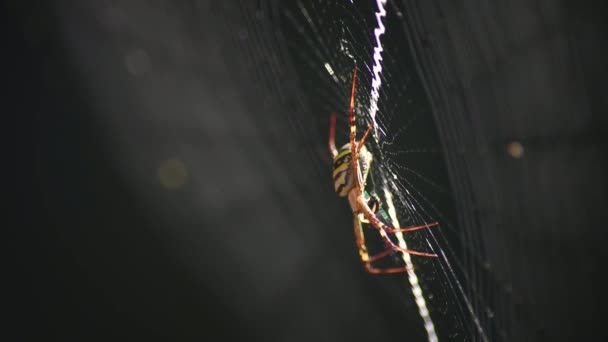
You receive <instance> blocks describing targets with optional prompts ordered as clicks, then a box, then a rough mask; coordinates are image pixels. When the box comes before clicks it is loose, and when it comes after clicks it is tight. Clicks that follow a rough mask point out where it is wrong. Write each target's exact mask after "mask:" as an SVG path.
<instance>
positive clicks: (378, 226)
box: [356, 197, 437, 257]
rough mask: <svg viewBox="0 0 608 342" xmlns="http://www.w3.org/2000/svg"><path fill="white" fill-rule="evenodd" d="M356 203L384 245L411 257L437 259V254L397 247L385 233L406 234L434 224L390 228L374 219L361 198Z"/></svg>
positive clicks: (374, 216)
mask: <svg viewBox="0 0 608 342" xmlns="http://www.w3.org/2000/svg"><path fill="white" fill-rule="evenodd" d="M356 201H357V203H358V207H359V208H360V210H361V212H362V214H363V215H364V216H365V218H366V219H367V220H368V221H369V222H370V224H371V225H372V226H373V227H375V228H376V229H377V230H378V231H379V232H380V235H381V236H382V239H384V241H385V242H386V244H387V245H389V246H390V247H391V248H392V249H393V250H396V251H400V252H403V253H408V254H413V255H420V256H427V257H437V254H433V253H426V252H419V251H414V250H411V249H407V248H403V247H399V246H397V245H396V244H395V243H394V242H393V241H392V240H391V239H390V237H389V236H388V234H387V233H394V232H400V231H406V232H407V231H412V230H418V229H424V228H428V227H432V226H435V225H436V224H428V225H424V226H416V227H408V228H392V227H389V226H387V225H385V224H384V223H382V222H380V220H379V219H378V218H377V217H376V215H375V214H374V213H373V212H372V210H371V209H370V208H369V206H368V205H367V203H365V201H364V200H363V199H362V198H361V197H357V200H356Z"/></svg>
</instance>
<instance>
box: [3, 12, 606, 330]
mask: <svg viewBox="0 0 608 342" xmlns="http://www.w3.org/2000/svg"><path fill="white" fill-rule="evenodd" d="M474 3H475V2H474V1H471V2H466V4H462V5H461V6H446V5H445V4H437V3H433V2H423V1H419V2H417V1H411V2H410V1H406V2H404V3H403V4H401V3H400V5H402V6H403V9H404V12H405V13H406V14H407V15H406V20H405V21H404V25H403V29H404V30H405V32H408V33H409V34H410V41H409V44H411V46H412V47H414V50H413V51H414V52H413V55H414V56H415V58H414V60H415V62H416V66H417V68H419V71H420V74H421V75H422V76H421V78H422V85H423V87H424V89H425V92H426V94H427V96H428V97H429V100H430V102H429V103H430V105H431V107H432V110H433V117H434V120H435V122H436V125H437V129H438V132H439V136H440V140H441V142H442V146H443V147H444V148H445V149H446V153H445V156H446V164H447V168H448V173H449V180H450V183H451V185H452V189H453V191H454V192H455V193H456V194H457V195H456V198H455V207H456V209H457V216H458V222H459V224H460V225H461V226H470V227H474V228H471V232H473V233H475V234H485V235H484V238H483V239H481V241H482V242H483V245H482V246H481V247H479V248H480V249H482V250H483V251H484V254H485V255H486V257H487V258H488V259H489V260H492V262H493V264H494V265H495V267H496V269H495V271H494V273H495V274H498V275H499V277H501V278H503V280H502V281H501V283H504V282H505V281H508V282H509V283H510V284H511V287H512V292H513V293H514V295H512V296H510V297H507V298H506V299H505V300H506V302H504V303H502V304H500V305H498V304H497V299H489V301H491V302H492V304H493V306H494V307H497V306H499V307H501V308H503V310H504V312H505V313H503V315H504V317H503V318H504V319H505V321H503V322H509V323H508V324H502V323H501V325H502V329H503V331H502V334H503V335H502V336H501V332H496V331H493V332H492V334H491V336H490V338H491V339H492V340H494V339H496V340H500V339H502V340H509V341H519V340H554V341H555V340H572V339H575V338H577V339H580V340H583V339H590V340H600V339H601V338H600V335H601V333H602V332H601V326H598V324H599V323H600V322H601V321H602V319H601V316H600V314H601V312H602V308H603V307H602V306H601V302H602V300H603V297H604V293H603V292H602V290H603V289H604V286H603V285H604V284H605V283H604V282H603V280H602V271H603V269H604V265H603V263H602V260H603V256H604V254H605V253H604V252H603V251H602V250H603V244H604V242H605V234H606V233H605V229H604V228H605V226H606V211H605V210H606V196H607V194H606V193H607V187H606V179H605V178H606V177H605V175H606V156H607V153H606V135H605V134H606V127H607V121H608V120H607V117H606V110H607V109H608V106H607V100H606V96H605V87H604V83H605V80H606V79H607V77H608V74H607V72H606V66H605V61H606V60H607V59H606V53H605V49H603V48H602V47H603V44H602V42H603V41H604V40H603V39H604V38H605V36H604V35H603V32H604V31H603V28H604V27H603V23H602V22H603V18H604V16H603V12H602V11H601V10H600V8H599V7H597V6H596V4H592V3H586V4H581V5H577V6H574V5H571V6H570V7H566V6H563V5H559V4H556V3H553V2H551V3H550V2H547V3H545V2H521V3H511V2H506V1H505V2H496V3H495V4H492V5H488V6H487V7H483V6H480V5H476V4H474ZM264 4H265V3H264V2H262V3H261V4H256V5H248V4H245V3H243V4H240V5H236V4H234V5H233V4H208V3H207V2H197V3H190V2H183V3H181V5H176V4H173V2H169V1H156V2H151V3H147V2H120V1H116V2H113V3H112V4H111V5H107V4H104V5H101V4H96V3H95V2H93V1H82V2H79V3H78V4H69V5H68V4H65V3H62V2H58V3H55V4H51V3H47V4H46V5H28V6H25V5H10V6H9V7H8V8H7V11H5V13H8V14H9V17H10V20H9V21H7V23H9V26H10V27H12V28H13V29H14V30H10V31H9V35H10V37H9V40H8V42H9V43H14V44H10V45H9V46H10V48H8V49H6V51H5V55H6V56H7V57H9V62H8V63H7V64H5V68H6V75H8V77H7V78H6V80H7V88H8V89H9V90H8V92H7V94H8V95H9V96H8V103H6V104H5V111H4V113H5V117H7V118H9V119H11V118H16V119H17V120H16V122H14V123H13V122H12V121H9V123H10V124H7V125H6V126H5V127H6V128H8V130H9V134H8V135H7V137H8V140H9V143H8V144H7V146H8V147H9V149H10V150H12V152H13V153H10V154H8V156H10V158H7V160H6V167H5V168H6V169H8V170H12V171H16V176H15V177H13V178H9V180H8V182H9V188H14V189H15V190H16V191H15V195H14V196H13V197H12V199H13V203H15V204H16V210H15V211H14V213H16V220H17V221H16V222H18V224H17V225H14V224H13V223H7V226H10V227H14V229H11V230H9V231H10V232H16V233H17V234H16V237H17V240H16V243H14V244H13V243H11V245H12V246H13V247H16V248H15V249H14V251H13V249H9V250H10V251H11V259H10V261H11V264H13V265H15V271H16V272H15V274H14V275H11V276H10V277H6V278H7V281H8V282H10V283H11V284H14V285H15V286H14V287H12V288H11V292H10V293H9V297H10V298H11V304H13V303H14V305H11V306H10V310H11V311H12V314H11V316H12V318H13V320H12V321H11V323H12V322H13V321H14V324H11V326H12V327H13V329H12V332H14V333H16V334H17V336H21V338H22V339H27V338H31V337H37V338H42V337H45V338H49V339H61V340H72V339H78V340H102V339H103V340H107V339H127V338H129V339H133V338H137V339H140V338H141V339H144V338H154V337H157V338H160V339H172V340H184V339H187V340H189V339H198V340H200V339H227V338H229V337H241V336H246V338H248V339H252V340H264V341H273V340H276V341H285V340H288V341H298V340H313V341H325V340H327V341H336V340H357V341H358V340H361V341H363V340H385V341H393V340H401V339H406V338H407V339H411V340H417V339H420V340H424V337H425V335H424V331H423V330H422V329H421V327H420V323H419V322H418V321H417V318H416V316H415V315H411V312H412V311H413V310H416V308H415V306H414V305H413V304H412V303H407V302H405V301H404V302H401V301H399V300H398V299H399V298H401V297H399V296H398V295H395V293H399V291H400V290H403V291H405V289H404V288H405V287H406V285H405V284H402V285H401V286H403V287H404V288H403V289H400V288H398V285H395V284H396V283H394V282H392V281H391V278H390V277H389V278H382V279H378V278H377V277H372V276H369V275H367V274H365V273H364V272H363V271H362V269H361V266H360V265H359V264H358V262H357V254H356V250H355V249H354V246H353V241H352V236H351V228H350V225H351V218H350V216H349V214H348V209H347V208H346V204H345V203H342V201H339V200H337V198H336V197H335V195H334V194H333V193H332V189H331V186H330V182H329V178H328V176H327V173H328V172H327V169H328V167H329V164H328V161H327V160H324V159H321V158H320V157H319V156H321V155H324V154H323V153H324V150H321V151H322V152H319V153H317V152H316V150H317V149H322V148H324V141H322V142H323V143H322V144H321V143H320V142H319V141H320V139H325V136H326V130H325V128H322V125H321V124H320V123H319V122H320V121H319V120H316V118H315V119H311V120H306V119H303V118H308V117H309V116H308V115H307V113H306V111H307V110H309V109H310V108H309V107H307V106H309V104H308V102H309V100H307V96H306V90H305V89H304V90H303V89H300V88H299V86H298V85H297V84H294V83H291V82H290V79H291V78H292V77H293V75H295V73H296V71H293V70H292V69H291V68H290V67H289V57H285V59H284V60H283V62H282V63H285V66H284V67H282V68H275V69H273V68H265V67H262V66H261V65H262V64H263V63H264V61H263V60H262V61H260V60H254V59H252V58H251V56H264V55H265V56H273V55H274V54H275V53H276V52H274V51H275V49H274V47H272V46H269V45H264V44H261V43H257V42H256V40H255V39H253V38H256V37H263V36H264V34H265V33H264V32H265V31H264V30H263V29H261V30H260V31H257V33H255V34H253V35H250V36H249V37H252V39H251V43H247V44H243V43H240V42H239V39H240V38H242V33H241V32H242V31H241V29H240V28H241V27H251V25H252V24H251V23H248V22H247V20H248V18H250V15H249V13H253V12H252V11H258V10H259V8H262V10H270V9H271V8H272V7H271V6H268V7H265V5H264ZM108 8H114V9H116V8H119V9H121V11H118V12H115V11H114V10H110V12H108ZM488 18H492V19H491V20H488ZM408 19H409V20H408ZM488 22H490V23H494V26H488V25H487V23H488ZM539 23H540V24H539ZM255 25H256V24H253V26H255ZM116 27H119V28H120V29H119V31H116ZM266 29H268V28H266ZM171 43H176V44H178V46H179V48H176V47H174V46H169V47H168V46H166V44H171ZM11 45H12V46H11ZM136 47H140V48H143V49H144V50H146V51H149V54H150V57H149V58H150V59H149V60H148V61H145V63H148V64H149V66H150V68H149V70H150V71H148V72H147V73H145V74H144V75H143V76H142V77H133V76H132V75H129V74H127V73H126V72H125V67H124V65H125V55H131V56H135V58H137V56H138V52H137V50H135V51H134V50H133V49H134V48H136ZM247 48H249V49H255V50H256V51H258V52H257V55H256V54H251V53H247V51H245V50H246V49H247ZM174 51H179V52H178V53H175V52H174ZM173 53H175V54H173ZM268 79H270V80H282V82H281V87H280V88H276V86H275V85H276V82H272V81H264V80H268ZM273 86H275V88H273ZM15 90H16V92H15ZM13 94H15V95H14V96H13ZM279 94H280V95H279ZM286 113H289V114H286ZM294 118H299V119H297V120H294ZM311 137H313V139H311ZM509 139H515V140H518V141H521V142H522V143H523V145H524V146H525V147H526V155H525V158H524V159H522V160H519V161H518V162H515V163H514V161H513V159H510V158H509V157H508V156H506V155H505V154H504V146H505V144H506V143H508V142H509ZM319 146H321V147H319ZM167 158H177V159H180V160H183V161H184V163H185V164H186V165H187V167H188V177H189V178H188V183H187V186H185V187H184V188H182V189H180V190H178V191H167V190H165V189H163V188H162V187H161V186H160V185H159V183H158V177H157V168H158V165H159V164H160V163H162V161H163V160H165V159H167ZM11 209H12V208H11ZM336 213H340V214H336ZM311 227H312V228H311ZM480 227H484V228H483V230H482V229H481V228H480ZM11 237H12V236H11ZM8 241H9V243H10V242H12V240H8ZM498 247H501V248H498ZM465 255H466V253H465ZM399 284H400V283H399ZM408 312H409V313H408ZM408 317H409V318H408ZM467 334H468V333H467V331H466V329H465V330H464V331H463V332H461V333H460V334H459V335H457V336H455V337H452V338H453V339H454V340H465V339H466V337H465V336H466V335H467ZM505 335H506V336H505ZM440 337H441V336H440Z"/></svg>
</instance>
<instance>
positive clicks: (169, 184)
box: [158, 159, 188, 190]
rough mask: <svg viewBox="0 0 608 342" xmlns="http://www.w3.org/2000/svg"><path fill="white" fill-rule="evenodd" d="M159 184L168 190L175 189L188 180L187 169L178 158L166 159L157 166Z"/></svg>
mask: <svg viewBox="0 0 608 342" xmlns="http://www.w3.org/2000/svg"><path fill="white" fill-rule="evenodd" d="M158 178H159V180H160V184H161V185H162V186H163V187H165V188H166V189H168V190H177V189H179V188H181V187H183V186H184V184H186V182H187V181H188V169H187V168H186V165H185V164H184V163H183V162H182V161H181V160H179V159H167V160H165V161H163V162H162V163H161V164H160V166H159V167H158Z"/></svg>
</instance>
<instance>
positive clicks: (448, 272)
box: [277, 0, 509, 341]
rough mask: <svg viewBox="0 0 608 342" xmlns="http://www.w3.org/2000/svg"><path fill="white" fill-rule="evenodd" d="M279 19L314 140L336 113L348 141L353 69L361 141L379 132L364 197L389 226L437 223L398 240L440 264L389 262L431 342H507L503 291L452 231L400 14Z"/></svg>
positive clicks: (433, 135)
mask: <svg viewBox="0 0 608 342" xmlns="http://www.w3.org/2000/svg"><path fill="white" fill-rule="evenodd" d="M281 6H284V5H281ZM277 12H278V13H279V16H280V18H281V21H282V28H283V29H284V32H285V35H286V36H288V37H289V39H285V44H286V45H287V48H288V50H290V51H291V52H292V54H293V57H294V59H295V60H296V63H295V64H296V65H298V66H299V70H298V71H299V72H300V75H301V80H300V82H301V83H302V84H303V87H304V88H305V89H307V92H308V95H309V98H310V99H311V100H310V101H311V102H312V103H313V105H312V107H313V108H314V110H315V113H319V117H318V126H319V131H320V132H326V130H327V119H328V117H329V113H332V112H335V113H338V124H337V127H338V128H337V144H338V145H341V144H342V143H343V142H346V141H348V140H347V139H348V121H347V119H348V118H347V109H348V101H349V97H350V94H349V91H350V85H351V81H352V74H353V69H354V68H355V67H356V68H357V69H358V70H359V72H358V77H357V78H358V81H357V91H356V94H357V95H356V100H355V105H356V113H357V126H358V134H359V136H361V134H362V133H363V131H364V128H365V127H366V126H367V125H368V124H369V123H373V124H374V127H375V128H376V129H375V130H374V135H373V139H369V140H368V141H369V143H368V146H369V147H370V148H371V150H372V152H373V153H374V156H375V161H374V163H373V164H372V171H371V175H370V180H368V189H370V188H371V190H372V191H373V192H376V193H377V194H378V195H379V196H380V197H381V198H382V200H383V202H384V204H385V205H386V208H387V210H388V212H389V214H390V215H391V217H392V221H393V222H391V224H392V225H394V226H400V227H406V226H411V225H420V224H424V223H431V222H435V221H437V222H439V223H440V225H439V228H432V229H428V230H423V231H420V232H415V233H408V234H406V236H405V237H403V236H396V237H395V241H396V242H398V243H399V244H400V245H401V246H402V247H405V246H407V248H409V249H414V250H420V251H432V252H434V253H436V254H437V255H438V256H439V258H438V259H431V258H423V257H410V256H409V255H400V254H395V255H393V259H392V260H390V262H393V263H402V264H403V263H405V264H411V263H413V265H414V266H415V271H413V272H410V273H409V274H407V275H406V276H401V278H400V279H401V281H404V282H407V283H408V284H409V287H410V291H409V292H410V294H408V295H413V296H414V298H415V302H416V304H417V306H418V313H417V314H418V315H419V316H420V318H421V319H420V324H421V325H423V326H424V328H425V330H426V333H427V338H428V340H429V341H436V340H459V341H460V340H475V341H477V340H479V341H487V340H505V339H506V337H505V336H509V332H508V324H507V323H506V317H503V316H501V314H500V310H501V306H500V301H499V299H498V298H499V297H500V294H501V291H508V290H505V289H504V288H505V287H504V286H502V284H500V283H499V282H497V281H495V280H494V279H495V278H496V277H494V276H493V275H492V274H491V272H490V271H489V266H488V264H487V263H486V262H484V257H483V255H482V251H481V247H480V246H481V243H480V240H479V237H477V236H476V234H473V232H472V231H471V230H469V229H468V228H467V227H466V226H464V227H461V226H457V224H456V221H457V219H456V215H455V210H454V205H453V203H452V202H453V200H452V198H453V197H454V196H453V194H452V191H451V190H450V185H449V181H448V177H447V174H446V171H445V165H444V161H443V160H444V157H445V156H444V151H443V149H442V148H441V143H440V140H439V137H438V135H437V132H436V127H435V124H434V121H433V117H432V112H431V110H430V104H429V103H428V100H427V97H426V95H425V93H424V90H423V87H422V84H421V81H420V79H419V75H417V72H416V67H415V63H414V61H413V59H412V57H411V51H410V46H409V44H408V31H407V22H406V20H407V18H408V17H407V13H406V12H405V11H404V10H403V9H401V8H400V7H399V5H398V4H397V3H394V2H391V3H386V2H385V1H377V2H375V3H374V2H367V3H363V2H358V1H345V0H334V1H315V2H302V1H298V2H294V3H293V5H291V4H290V5H289V7H281V8H278V9H277ZM321 148H323V147H321ZM372 241H373V240H372ZM381 245H382V244H381V243H380V242H379V241H376V246H375V247H376V248H380V247H381ZM412 314H415V313H412Z"/></svg>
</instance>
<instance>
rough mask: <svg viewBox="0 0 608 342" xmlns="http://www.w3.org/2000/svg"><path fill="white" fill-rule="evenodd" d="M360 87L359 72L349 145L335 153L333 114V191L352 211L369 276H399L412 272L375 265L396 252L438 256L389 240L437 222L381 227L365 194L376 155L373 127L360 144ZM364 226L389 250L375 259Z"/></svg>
mask: <svg viewBox="0 0 608 342" xmlns="http://www.w3.org/2000/svg"><path fill="white" fill-rule="evenodd" d="M356 83H357V69H356V68H355V70H354V72H353V84H352V90H351V96H350V108H349V121H350V142H349V143H346V144H345V145H344V146H342V148H340V150H337V149H336V144H335V136H336V115H335V114H332V115H331V119H330V124H329V151H330V153H331V156H332V158H333V178H334V188H335V190H336V192H337V193H338V196H340V197H347V199H348V203H349V204H350V208H351V209H352V211H353V219H354V229H355V239H356V243H357V247H358V249H359V255H360V256H361V261H362V262H363V265H364V266H365V270H366V271H367V272H369V273H374V274H382V273H400V272H407V271H409V270H410V268H408V267H392V268H376V267H374V266H373V265H372V263H373V262H374V261H376V260H379V259H381V258H383V257H386V256H388V255H390V254H391V253H392V252H394V251H399V252H403V253H409V254H413V255H420V256H427V257H437V255H436V254H432V253H425V252H419V251H413V250H410V249H405V248H402V247H400V246H397V245H396V244H395V243H394V242H393V241H392V240H391V239H390V237H389V236H388V234H393V233H397V232H411V231H415V230H420V229H425V228H430V227H433V226H437V225H438V223H437V222H433V223H429V224H424V225H420V226H411V227H406V228H393V227H389V226H387V225H386V224H384V223H382V222H381V221H380V220H379V219H378V217H377V216H376V213H377V211H378V209H379V208H380V200H379V199H378V197H377V196H375V195H373V194H372V195H370V194H369V193H368V192H367V190H365V185H366V181H367V176H368V174H369V171H370V165H371V162H372V160H373V155H372V153H371V152H369V150H368V149H367V148H366V147H365V140H366V139H367V137H368V135H369V133H370V131H371V130H372V125H371V124H370V125H369V126H368V128H367V130H366V131H365V134H363V137H362V138H361V140H359V141H357V140H356V139H357V126H356V121H355V86H356ZM362 223H366V224H371V226H372V227H374V228H375V229H377V230H378V232H379V233H380V235H381V236H382V239H383V240H384V242H385V243H386V245H387V246H388V247H389V248H388V249H387V250H385V251H383V252H380V253H378V254H376V255H369V253H368V251H367V247H366V245H365V236H364V234H363V227H362Z"/></svg>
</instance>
